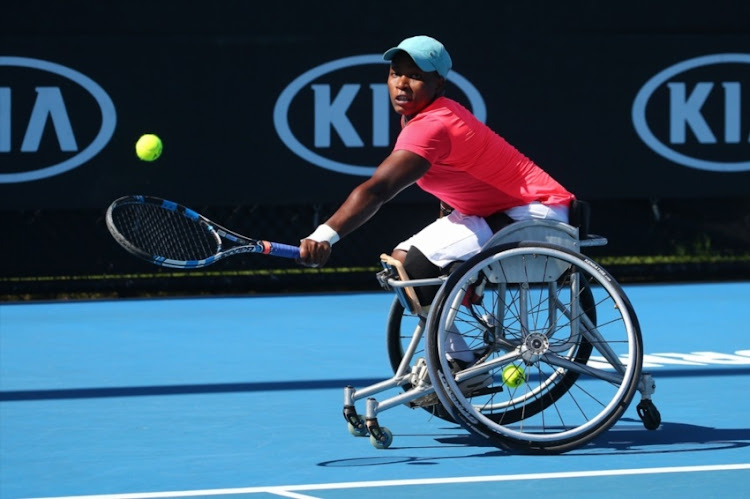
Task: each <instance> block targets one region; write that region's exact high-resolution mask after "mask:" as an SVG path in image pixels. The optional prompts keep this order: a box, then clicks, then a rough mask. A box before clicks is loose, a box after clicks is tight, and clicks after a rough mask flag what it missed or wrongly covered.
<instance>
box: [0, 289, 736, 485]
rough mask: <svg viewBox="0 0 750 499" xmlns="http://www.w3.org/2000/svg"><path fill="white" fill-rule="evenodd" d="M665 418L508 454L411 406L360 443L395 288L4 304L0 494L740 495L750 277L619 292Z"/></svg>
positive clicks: (384, 373) (385, 371) (633, 418)
mask: <svg viewBox="0 0 750 499" xmlns="http://www.w3.org/2000/svg"><path fill="white" fill-rule="evenodd" d="M625 291H626V293H627V294H628V296H629V297H630V299H631V301H632V302H633V305H634V306H635V309H636V311H637V312H638V316H639V319H640V322H641V326H642V330H643V335H644V342H645V351H646V354H647V356H646V359H645V361H646V362H645V366H646V368H647V369H648V370H650V371H651V372H652V373H653V374H654V376H655V379H656V383H657V389H656V393H655V395H654V402H655V403H656V405H657V407H658V408H659V410H660V411H661V414H662V418H663V423H662V426H661V428H660V429H659V430H657V431H647V430H645V429H644V428H643V426H642V425H641V423H640V420H639V419H638V416H637V414H636V411H635V402H637V400H638V398H639V397H638V395H637V396H636V401H635V402H634V403H633V405H632V406H631V407H630V408H629V409H628V411H627V412H626V414H625V416H624V418H622V419H621V420H620V422H619V423H618V424H617V425H616V426H615V427H614V428H613V429H611V430H610V431H609V432H607V433H605V434H604V435H603V436H601V437H599V438H598V439H597V440H595V441H594V442H593V443H592V444H589V445H587V446H585V447H583V448H581V449H578V450H575V451H572V452H570V453H567V454H563V455H558V456H527V455H514V454H511V453H509V452H507V451H503V450H500V449H498V448H495V447H492V446H488V445H487V444H486V443H484V442H483V441H482V440H480V439H477V438H474V437H471V436H469V434H468V433H466V432H465V431H464V430H463V429H462V428H460V427H459V426H457V425H454V424H452V423H448V422H446V421H444V420H441V419H438V418H431V417H430V415H429V414H428V413H427V412H425V411H422V410H412V409H409V408H407V407H403V406H399V407H397V408H395V409H392V410H390V411H386V412H384V413H382V414H381V415H380V422H381V424H382V425H385V426H387V427H388V428H390V429H391V430H392V431H393V433H394V436H395V437H394V442H393V445H392V447H391V448H389V449H385V450H378V449H375V448H374V447H372V446H371V445H370V443H369V439H367V438H355V437H353V436H351V435H350V434H349V433H348V431H347V428H346V422H345V421H344V419H343V417H342V415H341V411H342V404H343V390H342V389H343V387H344V386H345V385H347V384H354V385H356V386H363V385H365V384H369V383H372V382H373V381H375V380H380V379H385V378H387V377H389V376H390V374H391V372H390V371H389V364H388V359H387V355H386V349H385V334H384V332H385V320H386V317H387V313H388V307H389V305H390V303H391V301H392V299H393V296H392V295H391V294H389V293H387V292H373V293H342V294H311V295H292V296H253V297H221V298H220V297H207V298H183V299H133V300H119V301H80V302H54V303H18V304H16V303H6V304H2V305H0V497H2V498H21V497H72V496H89V497H121V498H135V497H142V498H161V497H251V498H258V499H260V498H272V497H291V498H345V497H346V498H351V497H357V498H371V497H377V498H382V497H383V496H384V495H387V496H388V497H516V498H517V497H528V496H529V495H530V494H532V493H533V494H534V496H535V497H560V496H561V497H608V498H609V497H673V496H681V497H700V498H706V497H743V496H745V497H746V496H748V495H750V327H749V326H748V325H749V324H750V283H708V284H691V283H687V284H670V285H657V284H648V285H646V284H642V285H629V286H625Z"/></svg>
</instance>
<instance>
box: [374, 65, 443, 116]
mask: <svg viewBox="0 0 750 499" xmlns="http://www.w3.org/2000/svg"><path fill="white" fill-rule="evenodd" d="M444 86H445V78H443V77H442V76H440V75H438V74H437V73H436V72H434V71H432V72H429V73H427V72H425V71H422V70H421V69H419V66H417V65H416V64H415V63H414V61H413V60H412V59H411V57H409V55H408V54H407V53H406V52H399V53H398V54H396V55H395V56H394V58H393V60H392V61H391V69H390V72H389V74H388V91H389V93H390V96H391V104H392V105H393V109H395V110H396V112H397V113H398V114H402V115H404V116H405V117H406V118H407V119H408V118H411V117H413V116H414V115H415V114H417V113H418V112H419V111H421V110H422V109H424V108H425V107H427V106H428V105H429V104H430V103H431V102H432V101H433V100H435V98H437V97H438V96H439V95H440V94H441V93H442V91H443V88H444Z"/></svg>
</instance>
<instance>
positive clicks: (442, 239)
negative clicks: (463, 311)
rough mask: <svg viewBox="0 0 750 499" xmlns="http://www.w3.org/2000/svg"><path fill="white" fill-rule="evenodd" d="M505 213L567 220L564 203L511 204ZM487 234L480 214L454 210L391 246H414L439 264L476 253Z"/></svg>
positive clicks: (489, 234) (520, 217) (524, 217)
mask: <svg viewBox="0 0 750 499" xmlns="http://www.w3.org/2000/svg"><path fill="white" fill-rule="evenodd" d="M505 213H506V214H507V215H508V216H509V217H510V218H512V219H513V220H515V221H516V222H519V221H521V220H529V219H532V218H541V219H548V220H559V221H561V222H567V221H568V207H567V206H563V205H554V206H546V205H543V204H542V203H531V204H528V205H524V206H517V207H515V208H511V209H510V210H508V211H506V212H505ZM491 237H492V230H491V229H490V227H489V225H487V222H485V220H484V218H482V217H478V216H475V215H464V214H462V213H459V212H458V211H456V210H454V211H453V212H451V214H450V215H448V216H445V217H442V218H438V219H437V220H435V221H434V222H432V223H431V224H430V225H428V226H427V227H425V228H424V229H422V230H421V231H419V232H417V233H416V234H414V235H413V236H412V237H410V238H409V239H407V240H406V241H403V242H401V243H399V244H398V245H397V246H396V248H395V249H397V250H403V251H409V249H410V248H411V247H412V246H416V247H417V248H419V250H420V251H421V252H422V253H424V255H425V256H426V257H427V259H428V260H430V261H431V262H432V263H433V264H435V265H437V266H438V267H440V268H443V267H445V266H446V265H448V264H449V263H452V262H455V261H459V260H466V259H468V258H471V257H472V256H474V255H476V254H477V253H479V252H480V251H481V250H482V247H483V246H484V244H485V243H486V242H487V241H489V239H490V238H491Z"/></svg>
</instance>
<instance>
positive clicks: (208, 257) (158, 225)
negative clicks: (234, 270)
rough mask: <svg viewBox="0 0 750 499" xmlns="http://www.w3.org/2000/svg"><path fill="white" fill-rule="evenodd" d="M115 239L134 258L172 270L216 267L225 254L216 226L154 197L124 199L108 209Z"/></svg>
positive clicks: (108, 220)
mask: <svg viewBox="0 0 750 499" xmlns="http://www.w3.org/2000/svg"><path fill="white" fill-rule="evenodd" d="M106 224H107V229H108V230H109V232H110V234H112V237H114V239H115V241H117V242H118V243H119V244H120V246H122V247H123V248H124V249H125V250H127V251H128V252H130V253H131V254H133V255H135V256H137V257H138V258H142V259H143V260H146V261H148V262H150V263H153V264H156V265H160V266H163V267H172V268H197V267H204V266H206V265H210V264H212V263H214V262H215V261H216V260H217V259H218V257H219V255H220V253H221V250H222V241H221V237H220V235H219V234H218V233H217V230H216V227H215V224H213V223H212V222H211V221H210V220H208V219H207V218H205V217H203V216H202V215H199V214H198V213H196V212H195V211H193V210H191V209H190V208H187V207H185V206H182V205H180V204H178V203H175V202H172V201H167V200H165V199H161V198H157V197H152V196H139V195H137V196H124V197H121V198H119V199H116V200H115V201H113V202H112V204H110V206H109V207H108V208H107V214H106Z"/></svg>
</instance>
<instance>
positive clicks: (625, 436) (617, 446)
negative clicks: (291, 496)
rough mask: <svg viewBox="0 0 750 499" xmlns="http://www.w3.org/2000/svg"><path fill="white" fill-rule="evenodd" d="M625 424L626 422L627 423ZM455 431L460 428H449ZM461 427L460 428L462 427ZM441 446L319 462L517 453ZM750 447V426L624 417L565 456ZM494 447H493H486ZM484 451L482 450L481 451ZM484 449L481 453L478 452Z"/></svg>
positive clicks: (464, 437)
mask: <svg viewBox="0 0 750 499" xmlns="http://www.w3.org/2000/svg"><path fill="white" fill-rule="evenodd" d="M623 423H624V424H623ZM446 429H447V430H455V429H457V428H456V427H452V428H446ZM459 430H460V428H459ZM434 440H435V442H437V444H438V445H429V446H413V447H397V446H395V447H391V448H390V449H388V450H387V451H383V455H381V456H378V457H365V458H352V459H340V460H334V461H326V462H322V463H318V466H322V467H361V466H384V465H391V464H410V465H432V464H437V462H436V461H441V460H452V459H466V458H482V457H499V456H512V455H517V453H514V452H510V451H506V450H503V449H499V448H497V447H495V446H494V445H492V444H490V443H489V442H488V441H487V440H485V439H483V438H480V437H476V436H474V435H472V434H470V433H466V434H455V435H451V436H447V437H441V436H434ZM445 446H450V447H452V448H456V447H464V448H466V449H467V450H469V451H470V452H469V453H468V454H466V455H464V456H460V455H459V456H456V455H451V456H447V455H446V456H440V455H431V456H422V457H417V456H404V455H403V454H401V455H392V454H391V453H392V452H393V451H404V450H409V449H413V450H422V451H424V450H427V449H441V448H444V447H445ZM743 447H750V428H711V427H707V426H700V425H691V424H684V423H669V422H662V424H661V426H660V427H659V429H658V430H654V431H649V430H646V429H645V428H644V427H643V425H642V424H641V422H640V420H637V419H629V418H622V419H621V420H620V423H618V425H616V426H615V427H614V428H612V429H610V430H609V431H607V432H605V433H604V434H603V435H601V436H600V437H599V438H597V439H595V440H594V441H593V442H591V443H589V444H587V445H586V446H584V447H582V448H580V449H576V450H573V451H570V452H568V453H566V454H561V455H560V457H565V456H607V455H612V456H624V455H645V454H672V453H681V452H696V451H718V450H727V449H738V448H743ZM483 449H492V450H487V451H485V450H483ZM480 450H481V451H480ZM476 451H480V452H476Z"/></svg>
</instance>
